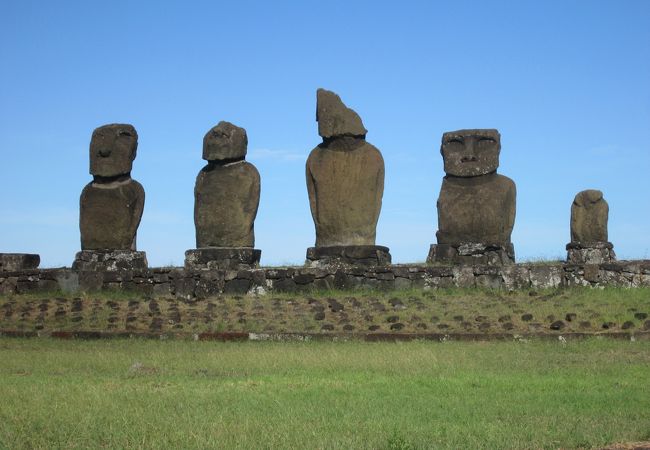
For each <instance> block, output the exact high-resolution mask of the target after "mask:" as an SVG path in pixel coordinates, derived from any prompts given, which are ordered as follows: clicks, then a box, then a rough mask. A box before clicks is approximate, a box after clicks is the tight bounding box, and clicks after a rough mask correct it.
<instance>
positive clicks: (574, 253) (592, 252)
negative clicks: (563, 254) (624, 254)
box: [566, 242, 616, 264]
mask: <svg viewBox="0 0 650 450" xmlns="http://www.w3.org/2000/svg"><path fill="white" fill-rule="evenodd" d="M566 250H567V262H568V263H569V264H602V263H608V262H612V261H616V254H615V253H614V245H613V244H612V243H611V242H589V243H584V242H570V243H568V244H567V246H566Z"/></svg>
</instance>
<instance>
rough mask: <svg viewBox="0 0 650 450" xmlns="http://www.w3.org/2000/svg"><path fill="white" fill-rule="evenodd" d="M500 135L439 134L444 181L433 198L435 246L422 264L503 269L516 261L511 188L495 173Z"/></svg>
mask: <svg viewBox="0 0 650 450" xmlns="http://www.w3.org/2000/svg"><path fill="white" fill-rule="evenodd" d="M500 150H501V136H500V134H499V132H498V131H497V130H494V129H475V130H458V131H452V132H448V133H444V134H443V136H442V146H441V148H440V153H441V154H442V158H443V160H444V170H445V174H446V175H445V177H444V178H443V181H442V188H441V189H440V196H439V197H438V203H437V206H438V232H437V233H436V238H437V241H438V244H433V245H431V248H430V250H429V256H428V258H427V262H429V263H436V262H441V263H451V264H472V265H491V266H497V265H505V264H512V263H514V260H515V254H514V246H513V245H512V242H511V240H510V236H511V233H512V228H513V226H514V223H515V209H516V188H515V183H514V182H513V181H512V180H511V179H510V178H508V177H505V176H503V175H499V174H497V173H496V171H497V168H498V167H499V152H500Z"/></svg>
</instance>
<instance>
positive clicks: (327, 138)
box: [306, 89, 391, 266]
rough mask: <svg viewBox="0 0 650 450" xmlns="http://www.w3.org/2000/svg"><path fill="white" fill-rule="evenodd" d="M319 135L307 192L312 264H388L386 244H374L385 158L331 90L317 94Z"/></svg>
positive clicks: (309, 164)
mask: <svg viewBox="0 0 650 450" xmlns="http://www.w3.org/2000/svg"><path fill="white" fill-rule="evenodd" d="M316 120H317V121H318V134H319V135H320V136H321V137H322V138H323V142H322V143H321V144H319V145H318V146H317V147H316V148H315V149H313V150H312V152H311V153H310V155H309V158H308V159H307V167H306V175H307V191H308V193H309V205H310V207H311V215H312V217H313V219H314V224H315V226H316V245H315V247H310V248H309V249H307V260H308V261H309V262H310V264H311V265H312V266H318V265H328V264H355V265H386V264H390V261H391V257H390V253H389V251H388V248H387V247H382V246H377V245H375V235H376V230H377V220H378V219H379V212H380V211H381V199H382V196H383V193H384V160H383V158H382V156H381V153H380V152H379V150H378V149H377V148H375V147H374V146H373V145H371V144H369V143H368V142H366V133H367V130H366V129H365V128H364V126H363V123H362V122H361V118H360V117H359V115H358V114H357V113H356V112H354V111H353V110H352V109H350V108H347V107H346V106H345V105H344V104H343V102H342V101H341V99H340V98H339V96H338V95H336V94H335V93H334V92H330V91H326V90H325V89H318V91H317V93H316Z"/></svg>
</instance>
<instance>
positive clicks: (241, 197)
mask: <svg viewBox="0 0 650 450" xmlns="http://www.w3.org/2000/svg"><path fill="white" fill-rule="evenodd" d="M247 146H248V137H247V136H246V130H244V129H243V128H240V127H237V126H235V125H233V124H231V123H229V122H219V124H218V125H217V126H215V127H214V128H212V129H211V130H210V131H208V132H207V134H206V135H205V137H204V138H203V159H205V160H207V161H208V164H207V165H206V166H205V167H204V168H203V169H201V171H200V172H199V175H198V176H197V177H196V185H195V187H194V225H195V226H196V247H197V248H196V249H194V250H188V251H186V252H185V267H186V268H188V269H239V268H250V267H255V266H257V265H258V264H259V261H260V256H261V254H262V252H261V250H256V249H254V248H253V247H254V246H255V233H254V229H253V226H254V221H255V216H256V215H257V208H258V205H259V203H260V174H259V173H258V171H257V169H256V168H255V166H254V165H252V164H251V163H249V162H247V161H245V157H246V149H247Z"/></svg>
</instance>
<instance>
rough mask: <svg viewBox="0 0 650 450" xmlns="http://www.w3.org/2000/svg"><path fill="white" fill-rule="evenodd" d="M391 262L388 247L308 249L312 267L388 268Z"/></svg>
mask: <svg viewBox="0 0 650 450" xmlns="http://www.w3.org/2000/svg"><path fill="white" fill-rule="evenodd" d="M390 262H391V256H390V253H389V249H388V247H383V246H381V245H336V246H329V247H309V248H308V249H307V265H309V266H310V267H323V266H332V265H348V266H366V267H368V266H387V265H390Z"/></svg>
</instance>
